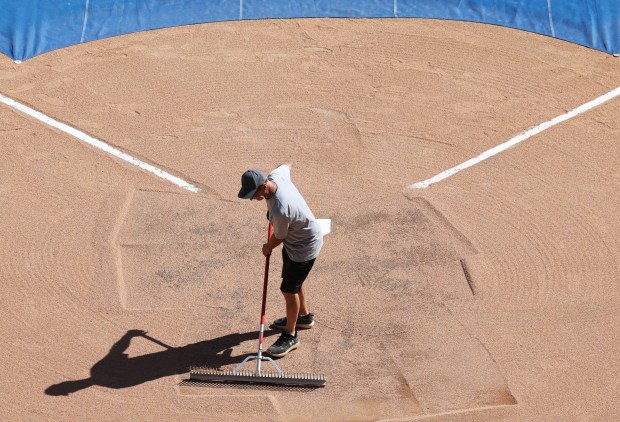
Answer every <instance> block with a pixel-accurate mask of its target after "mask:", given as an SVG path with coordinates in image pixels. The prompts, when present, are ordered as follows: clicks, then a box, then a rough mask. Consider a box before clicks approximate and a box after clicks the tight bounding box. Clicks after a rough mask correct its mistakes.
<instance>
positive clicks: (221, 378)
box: [190, 224, 325, 387]
mask: <svg viewBox="0 0 620 422" xmlns="http://www.w3.org/2000/svg"><path fill="white" fill-rule="evenodd" d="M272 233H273V227H272V225H271V224H269V230H268V234H267V240H269V239H270V238H271V235H272ZM270 257H271V255H268V256H267V257H266V259H265V278H264V282H263V305H262V309H261V317H260V328H259V336H258V354H257V355H254V356H248V357H246V358H245V359H244V360H243V362H241V363H240V364H239V365H237V366H236V367H235V369H234V370H233V371H222V370H219V369H213V368H207V367H192V368H190V380H199V381H209V382H222V383H253V384H276V385H291V386H298V387H323V386H325V377H324V376H323V375H313V374H287V373H285V372H284V371H282V370H281V369H280V367H279V366H278V365H277V364H276V363H275V361H274V360H273V359H271V358H270V357H267V356H263V341H264V332H265V313H266V308H267V284H268V280H269V258H270ZM251 360H256V370H255V371H254V372H252V371H241V368H242V367H243V366H244V365H245V364H246V363H248V362H249V361H251ZM262 362H269V363H271V365H272V366H273V367H274V369H275V372H273V371H272V372H263V371H262V368H261V364H262Z"/></svg>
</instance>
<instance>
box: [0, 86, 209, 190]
mask: <svg viewBox="0 0 620 422" xmlns="http://www.w3.org/2000/svg"><path fill="white" fill-rule="evenodd" d="M0 102H2V103H4V104H6V105H8V106H9V107H12V108H14V109H16V110H18V111H21V112H22V113H25V114H27V115H29V116H30V117H34V118H35V119H37V120H39V121H41V122H43V123H45V124H48V125H50V126H52V127H54V128H56V129H58V130H61V131H63V132H65V133H67V134H69V135H71V136H74V137H76V138H78V139H79V140H81V141H83V142H86V143H87V144H89V145H91V146H94V147H95V148H98V149H100V150H102V151H105V152H107V153H108V154H111V155H113V156H115V157H116V158H120V159H121V160H123V161H126V162H128V163H130V164H133V165H134V166H137V167H139V168H141V169H142V170H145V171H148V172H149V173H152V174H154V175H155V176H157V177H161V178H162V179H165V180H167V181H169V182H172V183H174V184H175V185H177V186H180V187H181V188H183V189H186V190H188V191H190V192H200V188H198V187H196V186H194V185H192V184H190V183H188V182H186V181H185V180H183V179H180V178H178V177H176V176H173V175H172V174H170V173H168V172H166V171H164V170H162V169H159V168H157V167H155V166H153V165H152V164H149V163H145V162H144V161H141V160H138V159H137V158H134V157H132V156H131V155H129V154H127V153H124V152H123V151H121V150H119V149H117V148H114V147H113V146H111V145H109V144H106V143H105V142H103V141H100V140H99V139H96V138H93V137H92V136H89V135H87V134H85V133H84V132H81V131H79V130H77V129H74V128H72V127H71V126H68V125H66V124H64V123H61V122H59V121H58V120H54V119H52V118H51V117H49V116H46V115H45V114H43V113H41V112H39V111H36V110H34V109H32V108H30V107H28V106H26V105H24V104H21V103H19V102H17V101H15V100H13V99H11V98H8V97H5V96H4V95H2V94H0Z"/></svg>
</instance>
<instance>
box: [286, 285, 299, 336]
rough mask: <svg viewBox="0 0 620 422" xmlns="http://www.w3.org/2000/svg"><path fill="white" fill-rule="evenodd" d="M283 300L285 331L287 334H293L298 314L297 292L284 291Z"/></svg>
mask: <svg viewBox="0 0 620 422" xmlns="http://www.w3.org/2000/svg"><path fill="white" fill-rule="evenodd" d="M282 294H283V295H284V300H285V301H286V331H287V332H288V333H289V334H292V335H294V334H295V324H296V323H297V316H298V315H299V308H300V298H299V296H300V295H299V294H298V293H285V292H282Z"/></svg>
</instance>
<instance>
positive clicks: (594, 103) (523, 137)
mask: <svg viewBox="0 0 620 422" xmlns="http://www.w3.org/2000/svg"><path fill="white" fill-rule="evenodd" d="M618 95H620V87H618V88H616V89H614V90H613V91H611V92H608V93H607V94H605V95H601V96H600V97H598V98H596V99H594V100H592V101H590V102H587V103H585V104H584V105H582V106H579V107H577V108H576V109H574V110H571V111H569V112H568V113H566V114H562V115H561V116H558V117H556V118H554V119H551V120H549V121H547V122H545V123H542V124H540V125H538V126H536V127H533V128H531V129H529V130H527V131H525V132H523V133H521V134H519V135H517V136H515V137H514V138H512V139H510V140H508V141H506V142H504V143H503V144H500V145H498V146H496V147H493V148H491V149H490V150H488V151H485V152H483V153H482V154H480V155H479V156H477V157H474V158H472V159H470V160H467V161H465V162H464V163H462V164H459V165H458V166H455V167H452V168H450V169H448V170H445V171H443V172H441V173H439V174H438V175H436V176H433V177H431V178H430V179H426V180H423V181H421V182H418V183H414V184H413V185H409V186H408V187H409V189H423V188H427V187H429V186H430V185H432V184H434V183H437V182H439V181H442V180H443V179H447V178H448V177H450V176H452V175H454V174H456V173H458V172H459V171H461V170H465V169H466V168H469V167H472V166H474V165H476V164H478V163H479V162H481V161H484V160H486V159H487V158H490V157H492V156H494V155H496V154H499V153H500V152H502V151H505V150H507V149H508V148H510V147H512V146H514V145H516V144H518V143H519V142H522V141H525V140H526V139H528V138H531V137H532V136H534V135H537V134H539V133H540V132H542V131H543V130H546V129H549V128H550V127H552V126H555V125H557V124H558V123H562V122H563V121H565V120H568V119H571V118H573V117H575V116H577V115H579V114H581V113H583V112H585V111H588V110H590V109H592V108H594V107H596V106H599V105H601V104H603V103H604V102H606V101H609V100H611V99H612V98H615V97H617V96H618Z"/></svg>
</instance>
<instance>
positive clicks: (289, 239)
mask: <svg viewBox="0 0 620 422" xmlns="http://www.w3.org/2000/svg"><path fill="white" fill-rule="evenodd" d="M238 196H239V198H244V199H254V200H257V201H261V200H263V199H264V200H265V201H266V203H267V218H268V219H269V222H270V223H271V224H272V226H273V234H272V235H271V237H270V238H269V240H268V241H267V243H265V244H263V255H265V256H269V255H270V254H271V252H272V251H273V249H274V248H276V247H278V246H279V245H280V244H283V248H282V284H281V286H280V291H281V292H282V295H283V296H284V300H285V302H286V316H285V317H283V318H279V319H277V320H275V321H274V323H273V325H274V326H275V327H276V328H280V329H282V330H283V331H282V335H281V336H280V338H279V339H278V340H277V341H276V342H275V343H274V344H273V345H272V346H271V347H269V348H268V349H267V351H266V353H267V354H269V355H271V356H274V357H282V356H284V355H286V354H287V353H288V352H290V351H291V350H294V349H296V348H297V347H298V346H299V343H300V341H299V336H298V335H297V328H311V327H312V326H313V325H314V315H313V314H311V313H310V312H309V310H308V303H307V301H306V290H305V286H304V281H305V280H306V277H307V276H308V274H309V273H310V270H311V269H312V266H313V265H314V261H315V260H316V257H317V256H318V255H319V252H320V250H321V247H322V246H323V233H322V231H321V227H320V225H319V223H318V221H317V220H316V219H315V218H314V215H313V214H312V211H310V207H308V204H307V203H306V201H305V200H304V198H303V197H302V196H301V194H300V193H299V191H298V190H297V188H296V187H295V185H294V184H293V182H292V181H291V170H290V166H289V165H288V164H283V165H281V166H279V167H278V168H276V169H275V170H273V171H272V172H271V173H270V174H269V175H268V176H265V173H263V172H262V171H261V170H257V169H250V170H248V171H246V172H245V173H243V175H242V176H241V190H239V195H238Z"/></svg>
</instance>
